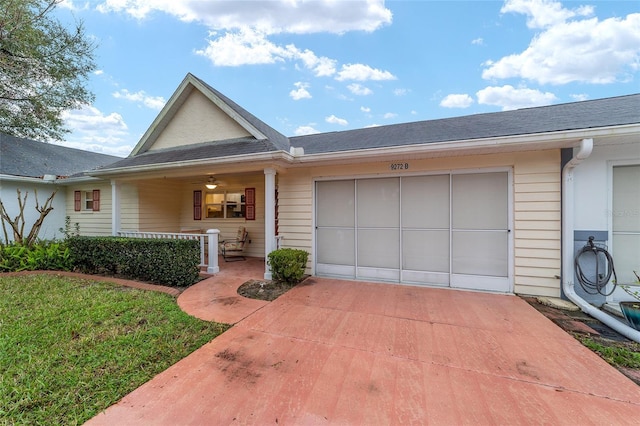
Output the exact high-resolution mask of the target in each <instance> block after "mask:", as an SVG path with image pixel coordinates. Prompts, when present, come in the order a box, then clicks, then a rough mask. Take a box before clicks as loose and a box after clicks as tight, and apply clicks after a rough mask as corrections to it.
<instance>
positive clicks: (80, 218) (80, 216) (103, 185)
mask: <svg viewBox="0 0 640 426" xmlns="http://www.w3.org/2000/svg"><path fill="white" fill-rule="evenodd" d="M94 189H99V190H100V211H97V212H94V211H79V212H76V211H74V205H73V204H74V192H75V191H83V192H84V191H93V190H94ZM111 200H112V198H111V184H110V183H108V182H95V183H89V182H88V183H83V184H78V185H77V186H70V187H68V188H67V205H66V210H67V214H68V216H69V220H70V222H71V227H72V229H74V228H75V224H76V223H77V224H78V225H79V227H80V235H86V236H107V235H112V231H111V208H112V202H111Z"/></svg>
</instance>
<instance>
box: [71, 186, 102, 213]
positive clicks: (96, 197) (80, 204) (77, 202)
mask: <svg viewBox="0 0 640 426" xmlns="http://www.w3.org/2000/svg"><path fill="white" fill-rule="evenodd" d="M73 209H74V210H75V211H77V212H79V211H93V212H97V211H100V190H99V189H94V190H91V191H74V192H73Z"/></svg>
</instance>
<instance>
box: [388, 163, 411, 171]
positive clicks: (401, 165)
mask: <svg viewBox="0 0 640 426" xmlns="http://www.w3.org/2000/svg"><path fill="white" fill-rule="evenodd" d="M390 168H391V170H409V163H391V166H390Z"/></svg>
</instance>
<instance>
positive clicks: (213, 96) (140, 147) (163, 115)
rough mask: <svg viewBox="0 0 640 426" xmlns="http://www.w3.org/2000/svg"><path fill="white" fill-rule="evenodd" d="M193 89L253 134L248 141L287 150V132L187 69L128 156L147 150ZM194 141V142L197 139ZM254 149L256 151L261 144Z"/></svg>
mask: <svg viewBox="0 0 640 426" xmlns="http://www.w3.org/2000/svg"><path fill="white" fill-rule="evenodd" d="M193 90H199V91H200V92H201V93H202V94H203V95H204V96H205V97H206V98H208V99H209V100H210V101H211V102H212V103H213V104H215V105H216V106H218V107H219V108H220V109H222V110H223V111H224V112H225V113H226V114H227V115H228V116H229V118H230V119H231V120H235V121H236V122H237V123H238V124H239V125H240V126H241V127H243V128H244V129H245V130H246V131H247V132H248V133H250V134H251V135H253V137H254V138H255V139H250V138H247V139H246V140H247V141H249V140H253V141H262V143H263V144H267V145H271V146H272V147H273V150H284V151H288V150H289V139H288V138H287V137H286V136H284V135H283V134H281V133H279V132H278V131H277V130H275V129H274V128H272V127H271V126H269V125H267V124H266V123H265V122H263V121H262V120H259V119H258V118H257V117H256V116H254V115H253V114H251V113H250V112H248V111H247V110H245V109H244V108H242V107H241V106H239V105H238V104H236V103H235V102H234V101H232V100H231V99H229V98H227V97H226V96H225V95H223V94H222V93H220V92H218V91H217V90H216V89H214V88H213V87H211V86H209V85H208V84H207V83H205V82H204V81H202V80H201V79H199V78H197V77H195V76H194V75H193V74H191V73H188V74H187V75H186V76H185V78H184V80H182V82H181V83H180V85H179V86H178V88H177V89H176V91H175V92H174V93H173V95H172V96H171V98H170V99H169V101H168V102H167V103H166V105H165V106H164V108H163V109H162V111H160V113H159V114H158V116H157V117H156V119H155V120H154V121H153V123H152V124H151V126H150V127H149V129H148V130H147V131H146V132H145V134H144V135H143V136H142V138H141V139H140V142H138V144H137V145H136V146H135V148H134V149H133V150H132V152H131V154H130V155H129V157H135V156H138V155H141V154H145V153H146V152H148V150H149V148H151V147H152V146H153V144H154V143H155V141H156V140H157V138H158V136H159V135H160V134H161V133H162V132H163V131H164V129H165V128H166V126H167V125H168V124H169V122H171V120H172V119H173V117H174V116H175V115H176V113H177V112H178V111H179V110H180V108H181V107H182V105H183V104H184V102H185V101H186V99H187V98H188V97H189V94H190V93H191V92H192V91H193ZM203 142H204V141H203ZM211 142H213V140H211ZM220 142H222V141H220V140H216V143H220ZM195 145H197V143H196V144H195ZM170 149H173V148H170ZM183 149H185V150H190V149H191V147H190V146H183ZM257 149H258V152H259V151H260V149H261V148H257ZM158 151H160V150H158Z"/></svg>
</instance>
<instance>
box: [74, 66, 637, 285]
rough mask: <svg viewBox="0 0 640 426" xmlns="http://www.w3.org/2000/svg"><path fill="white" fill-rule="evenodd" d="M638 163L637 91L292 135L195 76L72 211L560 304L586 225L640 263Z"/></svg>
mask: <svg viewBox="0 0 640 426" xmlns="http://www.w3.org/2000/svg"><path fill="white" fill-rule="evenodd" d="M589 144H591V147H592V149H591V151H592V154H591V151H590V152H589V154H591V156H590V157H589V156H588V155H586V154H585V146H587V145H589ZM578 154H579V156H578ZM576 156H578V157H579V158H577V157H576ZM581 162H582V164H580V163H581ZM639 167H640V95H638V94H635V95H629V96H620V97H615V98H608V99H600V100H592V101H584V102H575V103H568V104H560V105H551V106H545V107H537V108H527V109H521V110H515V111H505V112H498V113H490V114H477V115H471V116H465V117H455V118H447V119H438V120H429V121H420V122H414V123H404V124H396V125H389V126H380V127H374V128H366V129H359V130H351V131H343V132H330V133H323V134H315V135H308V136H298V137H291V138H288V137H286V136H284V135H282V134H280V133H279V132H277V131H276V130H274V129H273V128H271V127H270V126H268V125H267V124H265V123H264V122H262V121H261V120H259V119H258V118H256V117H255V116H254V115H252V114H251V113H249V112H248V111H246V110H245V109H243V108H242V107H240V106H239V105H237V104H236V103H235V102H233V101H232V100H231V99H229V98H227V97H226V96H225V95H223V94H222V93H220V92H218V91H217V90H215V89H214V88H213V87H211V86H209V85H208V84H207V83H205V82H204V81H202V80H200V79H199V78H197V77H195V76H193V75H191V74H188V75H187V76H186V77H185V78H184V80H183V81H182V82H181V84H180V85H179V87H178V88H177V90H176V91H175V93H174V94H173V95H172V96H171V98H170V99H169V101H168V102H167V104H166V105H165V107H164V108H163V110H162V111H161V112H160V114H159V115H158V117H157V118H156V119H155V120H154V122H153V123H152V124H151V126H150V127H149V129H148V130H147V132H146V133H145V134H144V135H143V137H142V139H141V140H140V142H139V143H138V145H137V146H136V147H135V148H134V149H133V151H132V152H131V154H130V155H129V156H128V157H127V158H124V159H121V160H118V161H116V162H114V163H112V164H110V165H108V166H106V167H102V168H100V169H97V170H93V171H91V172H89V173H88V174H89V175H90V176H92V177H94V178H97V179H100V181H91V182H88V181H78V182H77V183H76V182H75V181H70V182H69V185H68V186H67V214H68V215H69V216H71V220H72V222H79V223H80V224H81V229H82V230H91V232H92V233H93V234H94V235H110V234H117V233H118V232H121V231H140V232H161V233H162V232H166V233H176V232H180V231H184V230H191V231H194V230H195V232H205V231H206V230H208V229H218V230H220V234H221V235H222V236H223V237H224V236H231V235H233V234H235V231H236V230H237V229H238V227H239V226H243V227H246V229H247V230H248V232H249V240H250V244H249V246H248V248H247V255H249V256H258V257H265V256H266V255H267V254H268V253H269V252H271V251H272V250H274V249H275V248H276V247H291V248H299V249H303V250H306V251H308V252H309V253H310V257H309V259H310V260H309V263H308V272H309V273H311V274H315V275H319V276H332V277H342V278H347V279H362V280H376V281H381V282H389V283H406V284H412V285H430V286H442V287H452V288H463V289H471V290H480V291H494V292H503V293H519V294H529V295H540V296H555V297H559V296H561V293H562V282H561V276H563V274H564V275H565V276H566V277H567V279H566V280H565V281H571V282H572V281H573V277H572V276H569V275H568V274H569V271H568V269H567V267H566V265H563V262H562V259H563V256H564V259H565V260H567V259H570V260H571V262H572V260H573V256H574V252H573V239H574V235H573V233H574V232H575V233H576V235H578V237H581V236H582V235H583V231H584V232H587V233H588V232H591V231H606V232H605V234H606V235H605V234H600V233H599V234H598V237H601V238H605V237H606V243H607V244H608V245H609V246H610V247H611V249H612V251H613V252H614V257H618V258H620V259H624V260H620V262H621V264H623V265H624V269H628V268H629V267H633V263H634V262H636V263H637V260H638V259H639V258H640V243H639V241H640V226H638V215H637V212H638V198H637V189H634V188H637V185H636V186H634V182H635V183H637V180H636V179H637V176H638V174H637V173H638V168H639ZM563 170H564V172H563ZM210 181H214V183H215V184H216V185H217V186H216V187H215V189H211V190H210V189H207V188H206V186H205V184H207V183H209V182H210ZM96 190H97V191H99V192H100V194H101V195H99V197H100V206H101V209H100V211H93V210H92V209H91V208H87V206H88V205H90V204H91V202H92V201H94V199H95V194H96V192H95V191H96ZM628 191H631V193H632V198H628V196H627V195H626V194H627V192H628ZM633 191H636V192H633ZM563 194H564V195H563ZM633 194H635V195H633ZM92 197H93V198H94V199H93V200H92ZM633 197H636V198H633ZM569 206H570V207H569ZM563 208H564V209H565V211H564V213H565V216H566V215H567V213H570V216H567V217H565V218H564V219H563ZM620 209H622V210H621V211H623V212H624V213H621V214H620V215H621V217H622V220H618V217H619V213H618V212H619V210H620ZM569 210H570V211H569ZM607 212H610V213H611V214H608V213H607ZM565 220H566V223H569V224H570V226H571V227H572V228H571V230H570V232H569V233H566V229H564V228H563V221H565ZM565 228H566V227H565ZM563 231H565V234H564V235H563ZM567 236H569V237H570V239H571V241H569V242H568V241H567V238H568V237H567ZM603 236H604V237H603ZM563 242H564V243H565V244H568V243H570V244H571V253H563ZM565 251H566V250H565ZM222 267H224V265H222ZM571 275H572V271H571ZM269 276H270V271H269V269H268V266H267V267H266V270H265V277H267V278H268V277H269Z"/></svg>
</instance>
